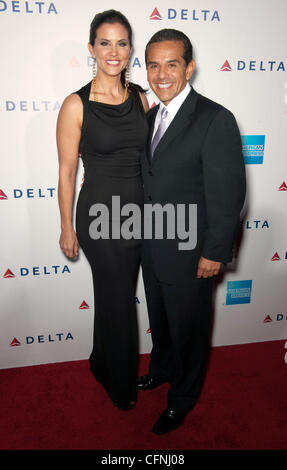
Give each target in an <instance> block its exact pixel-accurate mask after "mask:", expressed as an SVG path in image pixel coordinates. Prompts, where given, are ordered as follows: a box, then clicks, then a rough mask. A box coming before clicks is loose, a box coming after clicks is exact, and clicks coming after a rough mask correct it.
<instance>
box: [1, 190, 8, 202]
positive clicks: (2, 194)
mask: <svg viewBox="0 0 287 470" xmlns="http://www.w3.org/2000/svg"><path fill="white" fill-rule="evenodd" d="M1 199H3V200H4V199H8V197H7V196H6V194H5V193H4V191H2V189H0V200H1Z"/></svg>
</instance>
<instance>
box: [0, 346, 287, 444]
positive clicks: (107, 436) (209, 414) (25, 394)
mask: <svg viewBox="0 0 287 470" xmlns="http://www.w3.org/2000/svg"><path fill="white" fill-rule="evenodd" d="M284 346H285V341H272V342H265V343H255V344H250V345H238V346H226V347H217V348H213V349H212V350H211V354H210V361H209V366H208V370H207V375H206V380H205V383H204V388H203V391H202V395H201V398H200V401H199V402H198V404H197V405H196V407H195V408H194V410H193V411H192V412H191V413H190V414H189V415H188V417H187V418H186V420H185V423H184V425H183V426H181V427H180V428H179V429H177V430H176V431H173V432H172V433H170V434H166V435H164V436H156V435H154V434H153V433H152V432H151V428H152V426H153V423H154V422H155V420H156V419H157V418H158V416H159V414H160V413H161V412H162V411H163V409H164V408H165V405H166V401H165V400H166V392H167V389H168V386H167V385H162V386H161V387H159V388H158V389H156V390H153V391H148V392H140V393H139V399H138V403H137V406H136V408H135V409H133V410H131V411H127V412H124V411H120V410H118V409H117V408H115V407H114V406H113V404H112V403H111V402H110V400H109V399H108V398H107V396H106V394H105V391H104V390H103V388H102V387H101V386H100V385H99V384H97V382H95V380H94V379H93V377H92V375H91V374H90V371H89V365H88V361H76V362H69V363H60V364H49V365H41V366H33V367H23V368H19V369H6V370H1V371H0V378H1V380H0V398H1V423H0V448H1V449H2V450H96V449H97V450H103V449H106V450H107V449H109V450H121V449H125V450H135V449H144V450H151V449H162V450H167V449H172V450H183V449H191V450H192V449H194V450H195V449H196V450H286V449H287V427H286V422H287V400H286V390H287V364H286V362H285V360H284V356H285V354H286V352H287V351H286V349H285V348H284ZM148 360H149V357H148V355H145V356H141V359H140V373H146V370H147V365H148Z"/></svg>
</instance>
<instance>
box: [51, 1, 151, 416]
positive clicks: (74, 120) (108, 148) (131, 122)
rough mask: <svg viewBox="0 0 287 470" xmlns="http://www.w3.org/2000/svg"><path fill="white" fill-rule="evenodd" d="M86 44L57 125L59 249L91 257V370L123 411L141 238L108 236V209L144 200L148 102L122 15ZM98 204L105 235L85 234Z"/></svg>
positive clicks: (94, 31)
mask: <svg viewBox="0 0 287 470" xmlns="http://www.w3.org/2000/svg"><path fill="white" fill-rule="evenodd" d="M88 47H89V51H90V53H91V55H92V56H93V57H94V59H95V61H96V63H97V73H96V75H95V76H94V79H93V81H92V82H90V83H88V84H87V85H86V86H84V87H83V88H81V89H80V90H79V91H77V92H76V93H73V94H71V95H70V96H68V97H67V98H66V99H65V101H64V103H63V105H62V107H61V110H60V113H59V118H58V124H57V145H58V153H59V166H60V169H59V188H58V192H59V207H60V214H61V229H62V232H61V237H60V247H61V249H62V251H63V252H64V253H65V254H66V256H68V257H70V258H74V257H76V256H77V255H78V245H80V247H81V248H82V250H83V251H84V253H85V255H86V257H87V259H88V261H89V263H90V266H91V269H92V276H93V286H94V308H95V319H94V336H93V339H94V341H93V350H92V353H91V356H90V364H91V370H92V372H93V374H94V376H95V377H96V379H97V380H98V381H99V382H100V383H101V384H102V385H103V386H104V387H105V389H106V391H107V393H108V394H109V396H110V397H111V399H112V401H113V402H114V404H116V405H117V406H118V407H119V408H121V409H124V410H128V409H131V408H132V407H133V406H134V404H135V402H136V398H137V387H136V377H137V357H138V330H137V316H136V302H135V293H136V285H137V278H138V271H139V264H140V240H138V239H130V240H127V239H125V238H124V237H123V236H121V237H117V238H114V239H113V238H112V228H113V227H115V226H116V225H117V224H120V223H121V222H123V218H122V217H121V218H120V220H119V219H118V217H115V216H114V217H113V216H112V211H111V208H112V197H113V196H118V197H120V199H119V200H120V205H121V206H123V205H125V204H127V203H134V204H137V205H138V206H142V205H143V188H142V182H141V175H140V161H139V156H140V151H141V149H142V147H143V146H144V143H145V140H146V138H147V123H146V118H145V112H146V111H147V110H148V103H147V100H146V97H145V95H144V92H143V90H142V89H141V88H140V87H139V86H137V85H134V84H131V83H128V81H127V77H126V71H127V68H128V61H129V58H130V55H131V51H132V32H131V27H130V25H129V23H128V21H127V19H126V18H125V17H124V16H123V15H122V14H121V13H119V12H116V11H114V10H109V11H106V12H103V13H99V14H98V15H96V16H95V18H94V20H93V22H92V23H91V29H90V41H89V45H88ZM79 153H80V155H81V157H82V160H83V165H84V170H85V178H84V184H83V186H82V188H81V191H80V195H79V198H78V202H77V210H76V233H75V231H74V228H73V225H72V208H73V197H74V192H75V176H76V170H77V162H78V155H79ZM99 203H100V204H104V205H105V207H107V209H108V211H109V212H108V213H109V217H108V219H109V220H108V221H107V222H108V227H109V237H108V238H99V239H95V237H94V236H93V238H91V236H90V233H89V229H90V226H91V222H92V221H93V220H94V219H95V217H94V216H90V215H89V211H90V208H91V206H93V205H94V204H99ZM118 228H119V227H117V229H118ZM116 231H117V232H118V230H116Z"/></svg>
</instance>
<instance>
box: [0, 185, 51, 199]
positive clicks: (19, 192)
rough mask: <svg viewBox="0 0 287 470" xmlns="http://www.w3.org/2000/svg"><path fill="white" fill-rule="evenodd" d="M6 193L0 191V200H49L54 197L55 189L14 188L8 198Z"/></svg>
mask: <svg viewBox="0 0 287 470" xmlns="http://www.w3.org/2000/svg"><path fill="white" fill-rule="evenodd" d="M6 193H7V194H8V191H6V190H5V191H3V189H0V200H2V201H5V200H7V199H18V200H19V199H51V198H54V197H55V193H56V188H52V187H51V188H25V189H24V188H21V189H20V188H14V189H12V190H11V193H10V194H9V196H7V194H6Z"/></svg>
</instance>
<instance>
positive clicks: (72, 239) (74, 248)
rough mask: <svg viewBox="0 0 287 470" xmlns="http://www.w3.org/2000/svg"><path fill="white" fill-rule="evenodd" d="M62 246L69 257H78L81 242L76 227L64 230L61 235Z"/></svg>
mask: <svg viewBox="0 0 287 470" xmlns="http://www.w3.org/2000/svg"><path fill="white" fill-rule="evenodd" d="M59 243H60V247H61V250H62V252H63V253H64V254H65V255H66V256H67V257H68V258H72V259H73V258H76V257H77V256H78V255H79V242H78V239H77V235H76V233H75V231H74V229H73V228H72V229H69V230H62V232H61V236H60V241H59Z"/></svg>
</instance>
